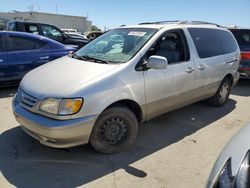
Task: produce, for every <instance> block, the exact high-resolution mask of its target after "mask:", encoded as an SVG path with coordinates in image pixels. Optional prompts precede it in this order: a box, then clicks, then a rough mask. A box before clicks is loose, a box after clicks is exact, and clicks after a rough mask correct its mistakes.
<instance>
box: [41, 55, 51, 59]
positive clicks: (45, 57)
mask: <svg viewBox="0 0 250 188" xmlns="http://www.w3.org/2000/svg"><path fill="white" fill-rule="evenodd" d="M39 59H49V56H43V57H40V58H39Z"/></svg>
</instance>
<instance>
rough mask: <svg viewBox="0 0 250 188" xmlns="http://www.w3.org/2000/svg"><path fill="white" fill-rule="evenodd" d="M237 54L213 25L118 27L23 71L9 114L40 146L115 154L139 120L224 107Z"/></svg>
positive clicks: (229, 37) (234, 44)
mask: <svg viewBox="0 0 250 188" xmlns="http://www.w3.org/2000/svg"><path fill="white" fill-rule="evenodd" d="M239 57H240V50H239V47H238V45H237V42H236V40H235V38H234V36H233V35H232V34H231V32H230V31H228V30H227V29H225V28H222V27H220V26H218V25H216V24H212V23H206V22H185V21H182V22H155V23H142V24H139V25H136V26H123V27H120V28H116V29H112V30H110V31H109V32H107V33H105V34H103V35H102V36H100V37H98V38H97V39H95V40H94V41H92V42H91V43H89V44H88V45H86V46H85V47H83V48H81V49H80V50H79V51H77V52H76V53H72V54H69V55H68V56H65V57H62V58H60V59H57V60H55V61H52V62H50V63H48V64H46V65H43V66H41V67H39V68H37V69H35V70H33V71H31V72H29V73H28V74H27V75H26V76H25V77H24V78H23V80H22V81H21V84H20V86H19V89H18V92H17V94H16V95H15V97H14V98H13V113H14V116H15V118H16V120H17V121H18V122H19V123H20V124H21V127H22V128H23V130H24V131H25V132H26V133H28V134H29V135H31V136H32V137H34V138H35V139H37V140H39V141H40V142H41V143H42V144H44V145H47V146H51V147H56V148H63V147H72V146H76V145H81V144H85V143H88V142H90V143H91V145H92V146H93V147H94V149H95V150H97V151H99V152H102V153H115V152H120V151H123V150H125V149H128V148H129V147H130V146H131V145H132V143H133V142H134V140H135V139H136V136H137V133H138V125H139V124H140V123H141V122H143V121H147V120H149V119H152V118H154V117H156V116H159V115H161V114H163V113H166V112H168V111H171V110H174V109H177V108H180V107H183V106H185V105H189V104H191V103H194V102H196V101H200V100H204V99H208V100H209V101H210V103H211V104H212V105H214V106H223V105H224V104H225V103H226V102H227V100H228V97H229V94H230V89H231V87H232V86H233V85H234V84H235V83H237V81H238V79H239V74H238V72H237V69H238V65H239Z"/></svg>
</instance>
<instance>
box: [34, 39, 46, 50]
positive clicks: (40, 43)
mask: <svg viewBox="0 0 250 188" xmlns="http://www.w3.org/2000/svg"><path fill="white" fill-rule="evenodd" d="M47 44H48V43H47V42H45V41H42V40H36V49H40V48H43V47H45V46H47Z"/></svg>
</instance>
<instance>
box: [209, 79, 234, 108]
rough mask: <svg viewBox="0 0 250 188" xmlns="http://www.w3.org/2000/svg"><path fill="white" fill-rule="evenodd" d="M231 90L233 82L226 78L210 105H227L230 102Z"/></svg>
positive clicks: (210, 100)
mask: <svg viewBox="0 0 250 188" xmlns="http://www.w3.org/2000/svg"><path fill="white" fill-rule="evenodd" d="M231 88H232V83H231V81H230V80H229V79H228V78H224V80H222V82H221V84H220V87H219V89H218V90H217V92H216V93H215V95H214V96H213V97H211V98H210V99H209V103H210V104H211V105H213V106H216V107H220V106H223V105H225V104H226V103H227V101H228V98H229V95H230V91H231Z"/></svg>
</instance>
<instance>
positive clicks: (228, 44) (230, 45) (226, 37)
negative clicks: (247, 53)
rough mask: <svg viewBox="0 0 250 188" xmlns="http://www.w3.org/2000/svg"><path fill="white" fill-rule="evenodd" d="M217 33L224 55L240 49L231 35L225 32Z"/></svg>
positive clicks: (219, 31)
mask: <svg viewBox="0 0 250 188" xmlns="http://www.w3.org/2000/svg"><path fill="white" fill-rule="evenodd" d="M217 33H218V36H219V39H220V43H221V47H222V50H223V53H224V54H228V53H232V52H235V51H236V50H237V49H238V45H237V43H236V41H235V39H234V38H233V35H232V34H231V33H229V32H228V31H223V30H218V31H217Z"/></svg>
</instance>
